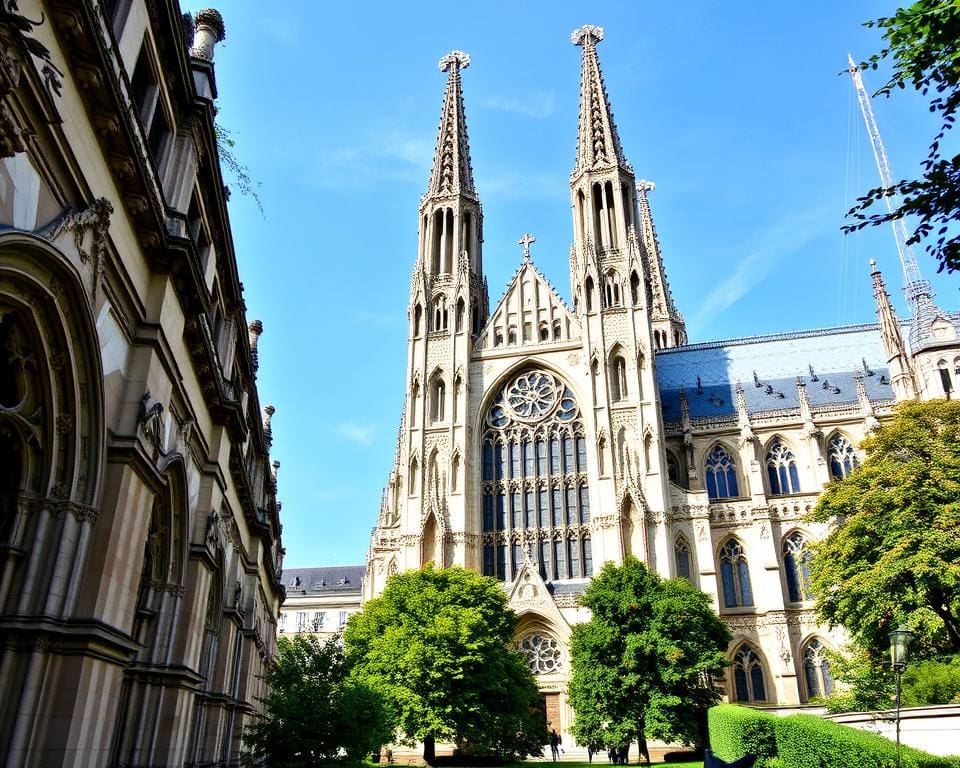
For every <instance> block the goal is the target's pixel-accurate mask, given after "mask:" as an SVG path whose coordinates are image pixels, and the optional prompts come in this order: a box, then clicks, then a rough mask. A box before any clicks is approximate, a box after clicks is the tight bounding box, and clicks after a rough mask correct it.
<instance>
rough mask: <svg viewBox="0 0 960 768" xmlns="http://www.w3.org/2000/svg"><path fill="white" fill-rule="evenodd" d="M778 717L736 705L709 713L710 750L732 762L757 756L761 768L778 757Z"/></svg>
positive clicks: (726, 706) (720, 706) (722, 706)
mask: <svg viewBox="0 0 960 768" xmlns="http://www.w3.org/2000/svg"><path fill="white" fill-rule="evenodd" d="M776 720H777V717H776V716H775V715H770V714H767V713H766V712H760V711H758V710H756V709H750V708H749V707H741V706H739V705H737V704H720V705H719V706H716V707H711V708H710V711H709V712H708V713H707V726H708V728H709V730H710V750H711V751H712V752H713V753H714V754H715V755H716V756H717V757H719V758H721V759H723V760H726V761H727V762H732V761H733V760H737V759H739V758H741V757H743V756H744V755H748V754H749V755H756V756H757V757H758V758H759V761H758V765H760V764H762V761H763V760H765V759H767V758H771V757H774V756H775V755H776V754H777V747H776V730H775V727H776Z"/></svg>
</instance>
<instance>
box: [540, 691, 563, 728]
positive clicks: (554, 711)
mask: <svg viewBox="0 0 960 768" xmlns="http://www.w3.org/2000/svg"><path fill="white" fill-rule="evenodd" d="M543 711H544V714H545V715H546V718H547V730H551V729H554V730H556V731H557V732H559V731H560V694H559V693H545V694H543Z"/></svg>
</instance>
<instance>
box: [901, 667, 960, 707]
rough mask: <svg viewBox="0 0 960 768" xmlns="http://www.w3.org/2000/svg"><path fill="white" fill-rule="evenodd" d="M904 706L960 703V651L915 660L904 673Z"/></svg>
mask: <svg viewBox="0 0 960 768" xmlns="http://www.w3.org/2000/svg"><path fill="white" fill-rule="evenodd" d="M902 701H903V706H905V707H925V706H928V705H931V704H958V703H960V655H957V656H953V657H949V658H947V659H944V660H943V661H938V660H935V659H929V660H927V661H921V662H918V663H916V664H911V665H910V666H909V667H907V669H906V671H905V672H904V673H903V699H902Z"/></svg>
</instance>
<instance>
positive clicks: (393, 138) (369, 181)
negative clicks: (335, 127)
mask: <svg viewBox="0 0 960 768" xmlns="http://www.w3.org/2000/svg"><path fill="white" fill-rule="evenodd" d="M433 149H434V140H433V139H432V138H429V137H427V136H422V135H421V136H418V135H415V134H413V133H410V132H408V131H405V130H403V129H399V128H393V129H390V130H372V129H368V130H367V131H365V132H364V134H363V135H362V136H360V137H357V140H356V142H355V143H353V144H350V145H348V146H345V147H339V148H335V149H332V150H328V151H325V152H321V153H320V154H319V155H318V157H317V163H316V165H315V166H314V168H313V169H312V174H311V177H310V179H309V181H310V183H312V184H314V185H315V186H318V187H351V188H358V187H360V188H365V187H372V186H380V185H382V184H385V183H386V184H389V183H390V182H422V181H423V179H424V178H425V177H426V176H427V174H428V173H429V171H430V163H431V161H432V159H433Z"/></svg>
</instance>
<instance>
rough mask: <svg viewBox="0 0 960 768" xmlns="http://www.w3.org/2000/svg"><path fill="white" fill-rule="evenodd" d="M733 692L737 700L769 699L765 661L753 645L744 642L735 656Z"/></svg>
mask: <svg viewBox="0 0 960 768" xmlns="http://www.w3.org/2000/svg"><path fill="white" fill-rule="evenodd" d="M733 692H734V698H735V700H736V701H742V702H747V703H749V702H754V701H766V700H767V688H766V685H765V684H764V680H763V662H762V660H761V657H760V654H759V653H757V651H756V650H754V648H753V647H752V646H750V645H749V644H747V643H744V644H743V645H741V646H740V648H739V650H738V651H737V653H736V654H735V655H734V657H733Z"/></svg>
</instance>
